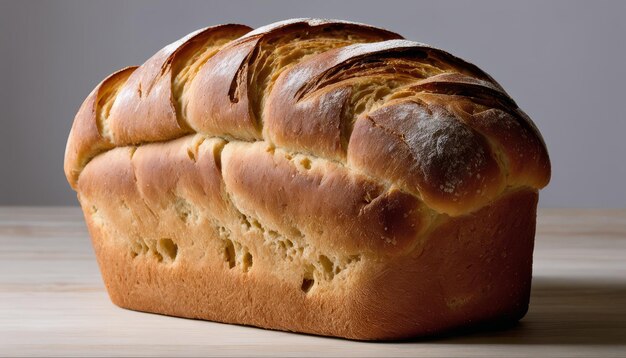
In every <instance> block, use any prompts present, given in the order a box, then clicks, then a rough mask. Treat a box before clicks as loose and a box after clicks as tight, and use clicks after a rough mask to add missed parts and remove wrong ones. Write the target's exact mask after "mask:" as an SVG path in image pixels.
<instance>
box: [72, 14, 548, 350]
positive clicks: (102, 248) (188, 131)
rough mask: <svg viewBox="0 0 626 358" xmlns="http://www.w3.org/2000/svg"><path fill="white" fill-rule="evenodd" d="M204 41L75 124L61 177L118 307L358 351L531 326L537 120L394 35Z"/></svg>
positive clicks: (247, 36) (289, 31)
mask: <svg viewBox="0 0 626 358" xmlns="http://www.w3.org/2000/svg"><path fill="white" fill-rule="evenodd" d="M249 31H250V29H249V28H247V27H245V26H242V25H221V26H216V27H211V28H207V29H203V30H200V31H197V32H195V33H192V34H190V35H188V36H187V37H185V38H183V39H181V40H180V41H177V42H175V43H174V44H172V45H169V46H167V47H165V48H164V49H163V50H161V51H159V52H158V53H157V54H156V55H155V56H153V57H152V58H151V59H149V60H148V61H147V62H146V63H145V64H143V65H142V66H140V67H130V68H127V69H124V70H122V71H119V72H117V73H115V74H113V75H111V76H110V77H108V78H107V79H105V80H104V81H103V82H102V83H100V84H99V85H98V86H97V87H96V89H94V91H93V92H92V93H91V94H90V95H89V97H88V98H87V99H86V100H85V102H84V104H83V106H82V107H81V109H80V110H79V112H78V114H77V116H76V119H75V121H74V125H73V127H72V131H71V133H70V137H69V140H68V144H67V150H66V158H65V173H66V175H67V178H68V181H69V182H70V184H71V185H72V187H73V188H74V189H75V190H76V191H77V193H78V197H79V200H80V202H81V205H82V208H83V211H84V213H85V219H86V222H87V224H88V227H89V231H90V233H91V236H92V241H93V244H94V247H95V248H96V253H97V257H98V261H99V264H100V268H101V270H102V273H103V277H104V280H105V283H106V285H107V288H108V291H109V294H110V296H111V298H112V300H113V301H114V302H115V303H116V304H118V305H120V306H122V307H126V308H131V309H136V310H142V311H149V312H157V313H163V314H170V315H176V316H183V317H192V318H201V319H209V320H215V321H221V322H230V323H239V324H248V325H255V326H260V327H265V328H272V329H282V330H291V331H298V332H307V333H315V334H323V335H332V336H340V337H347V338H354V339H397V338H405V337H411V336H417V335H427V334H435V333H438V332H441V331H444V330H448V329H452V328H455V327H460V326H466V325H470V324H475V323H479V322H486V321H500V320H516V319H519V318H521V317H522V316H523V315H524V313H525V312H526V309H527V305H528V295H529V290H530V280H531V267H532V249H533V240H534V225H535V209H536V203H537V191H538V189H540V188H542V187H544V186H545V185H546V184H547V183H548V181H549V177H550V162H549V158H548V154H547V151H546V148H545V145H544V143H543V140H542V138H541V136H540V134H539V132H538V131H537V129H536V127H535V126H534V124H533V123H532V121H531V120H530V119H529V118H528V117H527V116H526V115H525V114H524V113H523V112H522V111H521V110H520V109H519V108H518V107H517V105H516V104H515V102H513V100H512V99H510V97H509V96H508V95H507V94H506V93H505V92H504V90H503V89H502V88H501V86H500V85H499V84H497V83H496V82H495V81H494V80H493V79H492V78H491V77H490V76H489V75H487V74H486V73H484V72H483V71H481V70H480V69H478V68H477V67H476V66H474V65H471V64H469V63H467V62H465V61H463V60H461V59H458V58H456V57H454V56H452V55H450V54H448V53H446V52H444V51H441V50H438V49H435V48H432V47H430V46H427V45H424V44H420V43H415V42H410V41H406V40H402V39H400V36H399V35H397V34H394V33H391V32H389V31H386V30H381V29H377V28H373V27H370V26H366V25H361V24H354V23H348V22H336V21H328V20H310V19H308V20H307V19H297V20H290V21H286V22H282V23H277V24H272V25H269V26H266V27H264V28H260V29H257V30H255V31H252V32H249Z"/></svg>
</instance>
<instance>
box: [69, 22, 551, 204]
mask: <svg viewBox="0 0 626 358" xmlns="http://www.w3.org/2000/svg"><path fill="white" fill-rule="evenodd" d="M250 30H251V29H250V28H248V27H246V26H243V25H220V26H215V27H209V28H206V29H202V30H199V31H196V32H194V33H192V34H190V35H188V36H186V37H184V38H183V39H181V40H179V41H177V42H175V43H173V44H171V45H168V46H166V47H165V48H163V49H162V50H161V51H159V52H158V53H157V54H155V55H154V56H153V57H151V58H150V59H149V60H148V61H146V62H145V63H144V64H143V65H141V66H139V67H129V68H126V69H123V70H121V71H119V72H116V73H114V74H112V75H111V76H109V77H108V78H106V79H105V80H104V81H102V82H101V83H100V84H99V85H98V86H97V87H96V88H95V89H94V90H93V91H92V93H91V94H90V95H89V96H88V97H87V99H86V100H85V102H84V103H83V105H82V106H81V108H80V110H79V112H78V114H77V116H76V118H75V120H74V125H73V127H72V130H71V133H70V136H69V140H68V143H67V148H66V154H65V173H66V176H67V178H68V181H69V182H70V184H71V185H72V186H73V187H74V188H76V183H77V180H78V177H79V175H80V173H81V171H82V169H83V168H84V167H85V166H86V165H87V163H88V162H89V161H90V160H91V159H93V158H94V157H95V156H97V155H99V154H101V153H103V152H105V151H107V150H110V149H111V148H114V147H119V146H137V145H141V144H144V143H150V142H160V141H168V140H172V139H175V138H179V137H182V136H184V135H187V134H191V133H194V132H195V133H201V134H204V135H206V136H215V137H221V138H224V139H226V140H227V141H246V142H253V141H266V142H267V143H268V144H269V145H271V146H273V147H276V148H280V149H281V150H285V151H290V152H298V153H306V154H308V155H311V156H316V157H320V158H325V159H328V160H329V161H332V162H337V163H339V164H341V165H343V166H345V167H347V168H349V169H350V170H353V171H356V172H358V173H360V174H364V175H366V176H369V177H372V178H375V179H376V180H378V181H380V182H382V183H386V184H388V185H394V186H396V187H397V188H399V189H400V190H402V191H403V192H406V193H408V194H411V195H414V196H416V197H417V198H419V199H420V200H421V201H422V202H423V203H424V204H425V205H426V206H428V207H429V208H431V209H432V210H434V211H436V212H439V213H445V214H449V215H462V214H467V213H469V212H472V211H474V210H476V209H478V208H480V207H482V206H484V205H486V204H488V203H490V202H491V201H493V200H494V199H496V198H497V197H499V196H500V195H501V194H502V193H503V192H505V191H506V190H510V189H511V188H513V189H514V188H517V187H530V188H534V189H540V188H542V187H544V186H545V185H547V183H548V181H549V179H550V160H549V157H548V153H547V150H546V147H545V144H544V142H543V139H542V138H541V135H540V133H539V132H538V130H537V128H536V127H535V125H534V124H533V122H532V121H531V120H530V118H528V116H526V114H525V113H524V112H522V110H520V109H519V108H518V107H517V105H516V104H515V102H514V101H513V100H512V99H511V98H510V97H509V96H508V94H507V93H506V92H505V91H504V90H503V89H502V87H501V86H500V85H499V84H498V83H497V82H496V81H495V80H493V79H492V78H491V77H490V76H489V75H487V74H486V73H485V72H483V71H482V70H480V69H479V68H478V67H476V66H474V65H472V64H470V63H467V62H465V61H463V60H461V59H459V58H457V57H454V56H452V55H451V54H449V53H447V52H445V51H442V50H439V49H436V48H433V47H430V46H428V45H424V44H421V43H417V42H412V41H406V40H403V39H402V38H401V36H399V35H397V34H395V33H392V32H389V31H386V30H382V29H378V28H374V27H370V26H367V25H362V24H356V23H350V22H340V21H329V20H317V19H296V20H289V21H285V22H280V23H276V24H272V25H268V26H265V27H262V28H259V29H257V30H254V31H252V32H250Z"/></svg>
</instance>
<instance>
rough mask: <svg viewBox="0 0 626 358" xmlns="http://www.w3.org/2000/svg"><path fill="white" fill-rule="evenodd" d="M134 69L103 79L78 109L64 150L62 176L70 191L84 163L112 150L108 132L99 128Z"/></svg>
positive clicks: (121, 71) (104, 124) (106, 129)
mask: <svg viewBox="0 0 626 358" xmlns="http://www.w3.org/2000/svg"><path fill="white" fill-rule="evenodd" d="M136 68H137V67H127V68H124V69H122V70H119V71H117V72H115V73H113V74H112V75H110V76H109V77H107V78H105V79H104V80H103V81H102V82H100V84H98V85H97V86H96V88H94V90H93V91H91V93H90V94H89V96H87V98H86V99H85V101H84V102H83V104H82V105H81V106H80V109H79V110H78V113H77V114H76V117H75V118H74V123H73V124H72V129H71V131H70V136H69V139H68V141H67V146H66V147H65V162H64V169H65V176H66V177H67V181H68V182H69V183H70V185H71V186H72V188H76V181H77V180H78V176H79V175H80V173H81V171H82V170H83V168H84V167H85V165H87V163H88V162H89V161H90V160H91V159H92V158H93V157H95V156H96V155H97V154H99V153H101V152H103V151H105V150H108V149H111V148H113V147H115V145H114V144H113V142H112V140H111V138H110V135H109V133H108V128H103V127H104V126H106V125H107V124H106V123H105V122H106V120H107V117H108V113H109V110H110V108H111V105H112V102H113V101H114V100H115V98H116V97H117V96H116V94H117V93H118V91H119V88H120V87H121V86H122V85H123V84H124V82H126V81H127V80H128V77H129V76H130V75H131V74H132V73H133V71H135V69H136Z"/></svg>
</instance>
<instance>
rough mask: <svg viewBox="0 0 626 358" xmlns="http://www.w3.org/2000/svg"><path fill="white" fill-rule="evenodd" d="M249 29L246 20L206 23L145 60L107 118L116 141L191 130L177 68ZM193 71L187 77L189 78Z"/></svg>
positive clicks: (200, 58)
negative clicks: (240, 23) (182, 98)
mask: <svg viewBox="0 0 626 358" xmlns="http://www.w3.org/2000/svg"><path fill="white" fill-rule="evenodd" d="M248 31H250V28H249V27H247V26H244V25H220V26H214V27H208V28H206V29H202V30H199V31H196V32H194V33H191V34H189V35H188V36H186V37H184V38H182V39H180V40H178V41H176V42H174V43H172V44H170V45H168V46H165V47H164V48H163V49H162V50H161V51H159V52H157V53H156V54H155V55H154V56H152V57H151V58H150V59H149V60H148V61H146V62H145V63H144V64H143V65H141V66H140V67H139V68H138V69H137V71H135V72H134V73H133V75H132V76H131V77H130V78H129V79H128V81H127V82H126V84H125V85H124V87H123V88H122V89H121V90H120V93H119V95H118V99H117V100H116V101H115V104H114V105H113V108H112V109H111V116H110V118H109V121H110V126H111V131H112V133H113V136H114V141H115V143H116V144H117V145H119V146H123V145H128V144H138V143H143V142H155V141H163V140H170V139H173V138H178V137H180V136H182V135H185V134H188V133H190V132H191V130H190V128H189V126H188V125H187V124H186V122H185V115H184V113H181V108H176V107H177V106H180V104H179V97H180V96H182V95H183V94H182V93H180V92H182V89H180V92H178V91H176V88H175V86H176V83H175V80H176V77H177V75H178V72H179V71H181V70H182V69H183V66H182V65H186V66H187V67H193V65H194V63H193V62H194V61H206V60H207V59H208V58H207V57H208V56H212V55H213V54H215V53H217V51H218V50H219V48H220V47H222V46H223V45H225V44H226V43H227V42H229V41H231V40H234V39H236V38H238V37H240V36H241V35H243V34H245V33H246V32H248ZM203 55H204V56H203ZM186 62H191V63H186ZM199 65H200V66H201V65H202V64H199ZM194 76H195V73H193V74H191V75H190V76H188V78H186V79H185V80H186V81H189V82H191V81H192V80H193V78H194ZM181 86H183V87H184V84H181ZM177 92H178V93H177Z"/></svg>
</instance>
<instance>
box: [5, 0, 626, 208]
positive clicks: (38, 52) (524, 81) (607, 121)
mask: <svg viewBox="0 0 626 358" xmlns="http://www.w3.org/2000/svg"><path fill="white" fill-rule="evenodd" d="M0 1H2V0H0ZM291 17H326V18H339V19H348V20H355V21H360V22H365V23H370V24H373V25H377V26H382V27H386V28H389V29H391V30H394V31H396V32H399V33H401V34H403V35H404V36H405V37H406V38H408V39H412V40H417V41H421V42H426V43H429V44H432V45H435V46H438V47H441V48H444V49H446V50H448V51H450V52H452V53H454V54H456V55H458V56H461V57H463V58H465V59H467V60H469V61H471V62H474V63H475V64H477V65H478V66H480V67H481V68H483V69H484V70H486V71H487V72H489V73H490V74H491V75H492V76H493V77H495V78H496V79H497V80H498V81H499V82H500V83H501V84H502V85H503V86H504V88H506V89H507V91H508V92H509V93H510V94H511V96H512V97H513V98H514V99H515V100H516V101H517V103H518V104H519V105H520V107H522V108H523V109H524V110H525V111H526V112H527V113H528V114H529V115H530V116H531V118H533V119H534V120H535V122H536V124H537V125H538V127H539V129H540V130H541V132H542V133H543V135H544V138H545V140H546V142H547V144H548V148H549V151H550V154H551V157H552V164H553V177H552V182H551V184H550V186H549V187H548V188H547V189H545V190H544V191H543V192H542V195H541V202H540V204H541V206H543V207H626V189H625V183H626V165H625V164H626V159H624V156H625V155H626V140H624V137H625V136H626V121H625V120H624V119H625V118H624V117H625V115H624V102H626V87H625V84H626V40H625V38H626V25H625V24H626V21H624V18H625V17H626V2H618V1H615V2H607V1H587V2H579V1H538V2H535V1H524V2H515V3H514V2H503V1H471V2H470V1H462V2H461V1H459V2H451V1H437V2H435V1H429V2H417V1H416V2H408V1H406V2H405V1H389V0H371V1H360V2H357V1H343V2H339V1H336V2H316V1H306V2H292V1H264V2H244V1H223V2H197V1H188V2H187V1H176V2H164V1H134V2H126V1H106V2H105V1H100V2H79V1H42V2H31V1H17V0H16V1H9V2H7V1H2V2H0V51H1V53H0V70H1V71H2V78H1V80H0V205H76V204H77V202H76V198H75V195H74V193H73V192H72V191H71V190H70V188H69V186H68V185H67V183H66V181H65V177H64V175H63V165H62V163H63V152H64V149H65V141H66V138H67V134H68V132H69V129H70V126H71V123H72V120H73V117H74V114H75V112H76V110H77V108H78V107H79V105H80V104H81V102H82V101H83V99H84V98H85V96H86V95H87V94H88V93H89V92H90V91H91V89H92V88H93V87H94V86H95V85H96V84H97V83H98V82H99V81H100V80H101V79H102V78H103V77H105V76H106V75H108V74H109V73H111V72H113V71H115V70H117V69H119V68H121V67H124V66H128V65H134V64H141V63H142V62H143V61H144V60H146V59H147V58H148V57H149V56H151V55H152V54H153V53H155V52H156V51H157V50H159V49H160V48H161V47H163V46H164V45H166V44H167V43H169V42H172V41H174V40H176V39H178V38H179V37H182V36H183V35H185V34H187V33H189V32H191V31H192V30H195V29H198V28H200V27H204V26H207V25H212V24H218V23H224V22H239V23H245V24H248V25H250V26H260V25H263V24H267V23H270V22H273V21H276V20H281V19H285V18H291Z"/></svg>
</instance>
